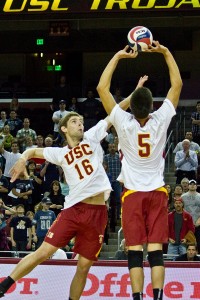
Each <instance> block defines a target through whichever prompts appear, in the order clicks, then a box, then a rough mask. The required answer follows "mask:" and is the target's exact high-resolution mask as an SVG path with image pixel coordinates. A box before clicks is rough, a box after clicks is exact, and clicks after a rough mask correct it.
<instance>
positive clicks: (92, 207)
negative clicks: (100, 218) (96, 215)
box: [74, 202, 106, 210]
mask: <svg viewBox="0 0 200 300" xmlns="http://www.w3.org/2000/svg"><path fill="white" fill-rule="evenodd" d="M74 207H82V208H84V207H85V208H86V209H98V210H100V209H102V210H104V209H105V207H106V205H103V204H97V205H96V204H88V203H83V202H79V203H76V204H75V205H74Z"/></svg>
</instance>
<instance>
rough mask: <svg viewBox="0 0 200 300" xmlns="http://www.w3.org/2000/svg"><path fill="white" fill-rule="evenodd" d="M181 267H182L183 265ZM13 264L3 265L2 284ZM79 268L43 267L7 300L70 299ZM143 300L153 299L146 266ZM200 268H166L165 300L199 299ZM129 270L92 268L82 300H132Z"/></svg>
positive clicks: (0, 266)
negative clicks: (74, 277) (70, 291)
mask: <svg viewBox="0 0 200 300" xmlns="http://www.w3.org/2000/svg"><path fill="white" fill-rule="evenodd" d="M180 266H181V264H180ZM13 267H14V265H13V264H0V281H2V279H3V278H4V277H7V276H8V275H9V274H10V272H11V271H12V270H13ZM75 270H76V266H70V265H67V262H66V265H40V266H38V267H36V268H35V269H34V270H33V271H32V272H31V273H30V274H29V275H27V276H26V277H24V278H22V279H20V280H18V281H17V282H16V283H15V284H14V285H13V286H12V287H11V288H10V290H9V291H8V292H7V293H6V297H5V300H55V299H68V297H69V288H70V283H71V280H72V278H73V276H74V273H75ZM144 271H145V284H144V299H146V300H152V288H151V283H150V282H151V280H150V269H149V268H147V267H145V268H144ZM199 279H200V271H199V268H197V267H196V268H195V267H194V268H192V267H190V268H184V267H183V268H182V267H180V268H179V267H177V264H176V267H175V268H173V267H167V268H166V279H165V287H164V299H165V300H167V299H182V300H189V299H193V300H195V299H200V281H199ZM131 294H132V293H131V286H130V278H129V274H128V269H127V267H121V266H119V265H118V264H117V262H116V266H104V265H103V262H102V266H93V267H92V268H91V269H90V273H89V274H88V279H87V283H86V286H85V289H84V292H83V295H82V297H81V300H101V299H104V300H118V299H121V300H125V299H132V296H131Z"/></svg>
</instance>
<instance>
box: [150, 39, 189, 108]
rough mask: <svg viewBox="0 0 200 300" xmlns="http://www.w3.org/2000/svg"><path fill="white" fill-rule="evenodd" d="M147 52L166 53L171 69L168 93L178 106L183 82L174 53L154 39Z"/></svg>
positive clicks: (173, 102) (175, 105) (165, 56)
mask: <svg viewBox="0 0 200 300" xmlns="http://www.w3.org/2000/svg"><path fill="white" fill-rule="evenodd" d="M145 52H158V53H162V54H163V55H164V58H165V61H166V63H167V66H168V69H169V76H170V82H171V87H170V89H169V91H168V93H167V98H168V99H169V100H170V101H171V102H172V104H173V105H174V107H175V108H176V107H177V105H178V102H179V97H180V93H181V89H182V86H183V82H182V79H181V75H180V71H179V68H178V66H177V63H176V61H175V59H174V57H173V55H172V54H171V52H170V51H169V49H168V48H166V47H165V46H163V45H160V43H159V42H158V41H153V44H152V46H151V45H150V46H149V49H147V50H145Z"/></svg>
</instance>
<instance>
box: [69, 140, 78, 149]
mask: <svg viewBox="0 0 200 300" xmlns="http://www.w3.org/2000/svg"><path fill="white" fill-rule="evenodd" d="M80 142H81V140H80V139H76V138H67V144H68V148H70V149H71V148H74V147H76V146H78V145H79V143H80Z"/></svg>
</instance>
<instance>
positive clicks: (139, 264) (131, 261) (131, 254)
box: [128, 250, 143, 270]
mask: <svg viewBox="0 0 200 300" xmlns="http://www.w3.org/2000/svg"><path fill="white" fill-rule="evenodd" d="M132 268H143V251H136V250H128V269H129V270H130V269H132Z"/></svg>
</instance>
